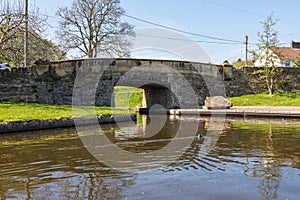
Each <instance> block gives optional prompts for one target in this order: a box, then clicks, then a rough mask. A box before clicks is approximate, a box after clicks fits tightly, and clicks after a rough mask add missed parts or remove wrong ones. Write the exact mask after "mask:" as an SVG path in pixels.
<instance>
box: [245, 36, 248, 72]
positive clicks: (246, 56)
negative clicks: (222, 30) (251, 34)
mask: <svg viewBox="0 0 300 200" xmlns="http://www.w3.org/2000/svg"><path fill="white" fill-rule="evenodd" d="M245 44H246V51H245V54H246V55H245V63H246V66H247V67H248V35H246V42H245Z"/></svg>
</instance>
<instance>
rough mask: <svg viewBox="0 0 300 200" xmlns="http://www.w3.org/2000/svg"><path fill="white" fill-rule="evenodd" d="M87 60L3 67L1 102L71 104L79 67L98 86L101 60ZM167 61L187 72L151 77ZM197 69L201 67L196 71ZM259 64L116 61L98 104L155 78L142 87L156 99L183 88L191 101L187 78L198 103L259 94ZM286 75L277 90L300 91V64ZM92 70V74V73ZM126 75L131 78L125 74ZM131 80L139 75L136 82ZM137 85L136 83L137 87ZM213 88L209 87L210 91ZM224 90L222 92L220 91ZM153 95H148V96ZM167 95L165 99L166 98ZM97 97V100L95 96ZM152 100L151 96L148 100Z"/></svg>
mask: <svg viewBox="0 0 300 200" xmlns="http://www.w3.org/2000/svg"><path fill="white" fill-rule="evenodd" d="M83 62H84V61H83V60H71V61H61V62H59V61H57V62H53V63H46V62H45V63H39V64H37V65H35V66H33V67H31V68H27V69H21V68H19V69H12V71H0V80H1V81H0V101H1V102H7V101H10V102H35V103H45V104H72V94H73V87H74V81H75V78H76V75H77V74H78V71H79V70H86V71H89V72H91V71H92V72H93V71H95V73H92V74H94V75H95V77H92V76H91V75H88V76H90V77H87V78H86V79H87V80H88V79H90V80H91V81H90V82H89V81H87V82H83V84H94V82H95V81H94V80H99V79H97V78H98V77H97V70H98V69H97V67H98V66H99V63H100V62H101V59H98V60H97V59H94V60H91V61H88V62H91V64H90V65H88V66H85V69H82V63H83ZM161 64H163V65H166V66H169V67H170V68H172V69H173V70H175V71H176V72H178V73H179V74H182V75H183V76H182V77H181V76H178V75H174V74H172V73H171V72H172V70H171V69H170V70H169V71H168V70H165V69H163V68H161V71H159V72H158V71H154V73H155V75H154V76H153V75H152V76H151V75H150V74H151V73H150V72H151V70H152V69H154V68H155V67H160V65H161ZM138 67H145V69H149V71H146V72H145V70H141V71H138V70H136V71H134V73H132V74H131V75H130V73H129V72H130V70H131V69H133V68H138ZM196 69H197V70H196ZM255 70H257V68H243V69H234V68H232V66H225V67H223V66H219V65H213V64H201V63H189V62H181V61H159V60H138V59H117V60H116V61H113V62H112V63H111V64H110V66H109V68H107V70H106V72H105V73H104V74H103V76H102V78H101V79H100V81H99V84H98V86H97V89H96V105H106V106H110V105H112V102H111V98H112V93H113V87H114V86H115V85H116V84H117V83H120V84H121V85H122V83H123V85H129V86H134V87H140V86H141V85H142V84H143V82H145V81H148V82H149V81H150V82H152V83H157V84H160V83H162V84H163V85H164V87H160V88H157V84H156V85H155V84H154V85H151V84H147V85H144V86H141V87H142V88H144V89H147V90H148V91H154V92H152V93H151V92H150V93H149V95H153V94H155V95H156V96H155V97H153V98H152V99H154V100H155V99H157V98H163V97H162V96H161V97H160V96H159V95H160V94H159V93H157V91H155V89H156V90H162V88H166V87H170V88H171V89H172V90H173V91H179V93H182V94H183V95H182V96H180V97H179V99H178V100H180V99H181V101H182V102H185V101H187V100H185V99H189V98H190V96H189V94H188V92H187V91H189V90H187V89H185V88H188V86H189V85H188V84H185V85H184V86H182V85H181V83H183V80H184V79H185V80H187V81H188V82H189V84H190V85H191V87H192V88H193V90H194V91H195V93H196V95H197V96H198V97H197V98H198V103H199V104H200V105H201V104H203V101H204V99H205V97H206V96H210V95H212V94H214V95H215V94H222V90H221V89H220V88H222V87H223V89H224V90H225V91H226V96H240V95H244V94H251V93H258V92H262V91H265V90H266V89H267V88H266V85H265V83H264V80H261V79H259V75H254V74H253V72H254V71H255ZM282 70H283V73H282V75H281V77H280V79H279V82H278V83H277V85H278V88H280V89H283V90H287V91H292V90H297V91H300V69H299V68H282ZM90 74H91V73H90ZM125 75H126V76H125ZM215 77H219V78H220V79H221V80H224V81H223V82H222V85H220V83H218V84H217V83H215V82H214V81H212V82H209V81H208V80H214V79H213V78H215ZM131 79H134V81H132V80H131ZM132 84H133V85H132ZM208 88H210V90H212V91H209V89H208ZM218 90H220V92H219V91H218ZM90 93H91V91H88V90H82V96H83V97H85V96H86V97H87V96H91V95H92V94H90ZM148 98H149V96H148ZM163 99H165V98H163ZM170 99H171V100H170V101H172V102H173V103H171V102H166V104H169V103H170V104H174V105H172V106H176V105H175V104H176V103H174V102H176V101H177V100H176V99H174V98H173V97H172V98H171V96H170ZM91 100H95V99H91ZM149 100H150V99H149Z"/></svg>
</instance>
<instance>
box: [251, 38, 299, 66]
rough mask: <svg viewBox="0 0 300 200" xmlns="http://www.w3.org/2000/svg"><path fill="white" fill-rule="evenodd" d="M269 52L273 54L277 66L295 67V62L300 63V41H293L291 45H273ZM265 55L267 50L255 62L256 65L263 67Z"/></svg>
mask: <svg viewBox="0 0 300 200" xmlns="http://www.w3.org/2000/svg"><path fill="white" fill-rule="evenodd" d="M269 53H271V54H273V55H272V57H273V58H274V61H273V62H274V63H275V66H278V67H293V66H294V65H295V64H294V62H298V63H299V64H300V42H294V41H291V45H290V47H272V48H271V52H269ZM265 56H266V51H265V52H263V53H262V55H261V56H260V58H259V59H257V60H256V61H255V62H254V66H256V67H262V66H263V65H264V63H265V59H264V57H265Z"/></svg>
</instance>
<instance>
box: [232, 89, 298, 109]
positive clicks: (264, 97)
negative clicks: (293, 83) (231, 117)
mask: <svg viewBox="0 0 300 200" xmlns="http://www.w3.org/2000/svg"><path fill="white" fill-rule="evenodd" d="M227 99H228V100H229V101H231V102H232V103H233V106H300V92H290V93H288V92H285V93H275V94H274V95H273V96H272V97H270V96H269V95H268V94H266V93H262V94H248V95H243V96H240V97H228V98H227Z"/></svg>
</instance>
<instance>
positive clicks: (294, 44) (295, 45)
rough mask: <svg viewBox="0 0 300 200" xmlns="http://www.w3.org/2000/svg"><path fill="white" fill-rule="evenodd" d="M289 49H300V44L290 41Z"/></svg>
mask: <svg viewBox="0 0 300 200" xmlns="http://www.w3.org/2000/svg"><path fill="white" fill-rule="evenodd" d="M291 48H292V49H300V42H294V41H291Z"/></svg>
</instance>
